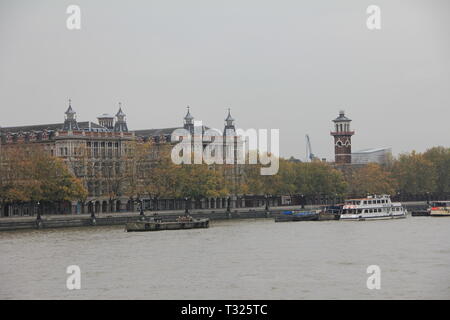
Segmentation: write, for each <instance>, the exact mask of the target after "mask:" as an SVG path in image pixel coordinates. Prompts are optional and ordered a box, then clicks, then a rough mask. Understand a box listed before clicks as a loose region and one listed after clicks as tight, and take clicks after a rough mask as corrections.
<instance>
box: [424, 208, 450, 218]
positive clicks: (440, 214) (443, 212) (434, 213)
mask: <svg viewBox="0 0 450 320" xmlns="http://www.w3.org/2000/svg"><path fill="white" fill-rule="evenodd" d="M429 215H430V216H432V217H450V211H448V210H432V211H431V212H430V214H429Z"/></svg>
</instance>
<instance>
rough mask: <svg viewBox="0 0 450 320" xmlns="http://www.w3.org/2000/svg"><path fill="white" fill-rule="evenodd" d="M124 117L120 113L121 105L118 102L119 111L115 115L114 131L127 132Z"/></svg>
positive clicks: (121, 112) (123, 114)
mask: <svg viewBox="0 0 450 320" xmlns="http://www.w3.org/2000/svg"><path fill="white" fill-rule="evenodd" d="M125 117H126V115H125V113H123V111H122V103H120V102H119V111H117V114H116V124H115V125H114V131H116V132H128V126H127V122H126V120H125Z"/></svg>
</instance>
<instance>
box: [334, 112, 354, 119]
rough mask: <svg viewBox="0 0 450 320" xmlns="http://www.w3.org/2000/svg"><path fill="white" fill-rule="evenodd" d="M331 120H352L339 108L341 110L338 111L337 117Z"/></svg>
mask: <svg viewBox="0 0 450 320" xmlns="http://www.w3.org/2000/svg"><path fill="white" fill-rule="evenodd" d="M333 121H334V122H340V121H352V120H351V119H349V118H347V117H346V116H345V111H344V110H341V111H339V117H337V118H336V119H334V120H333Z"/></svg>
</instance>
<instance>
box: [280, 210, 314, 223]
mask: <svg viewBox="0 0 450 320" xmlns="http://www.w3.org/2000/svg"><path fill="white" fill-rule="evenodd" d="M317 220H319V213H318V212H316V211H283V212H282V213H281V214H279V215H277V216H276V217H275V222H288V221H317Z"/></svg>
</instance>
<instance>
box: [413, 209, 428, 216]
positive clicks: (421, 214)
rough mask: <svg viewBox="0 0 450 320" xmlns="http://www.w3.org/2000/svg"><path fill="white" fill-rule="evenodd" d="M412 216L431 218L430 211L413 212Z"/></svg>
mask: <svg viewBox="0 0 450 320" xmlns="http://www.w3.org/2000/svg"><path fill="white" fill-rule="evenodd" d="M411 216H413V217H428V216H430V211H429V210H420V211H412V212H411Z"/></svg>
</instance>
